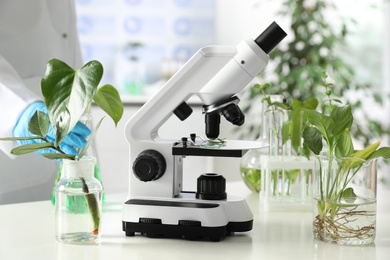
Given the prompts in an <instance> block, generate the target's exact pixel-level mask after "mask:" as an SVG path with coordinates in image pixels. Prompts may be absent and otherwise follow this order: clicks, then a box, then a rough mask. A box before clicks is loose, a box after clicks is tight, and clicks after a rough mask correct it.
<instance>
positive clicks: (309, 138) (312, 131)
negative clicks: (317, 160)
mask: <svg viewBox="0 0 390 260" xmlns="http://www.w3.org/2000/svg"><path fill="white" fill-rule="evenodd" d="M302 136H303V139H304V141H305V144H306V145H307V146H308V147H309V148H310V150H311V151H312V152H313V153H314V154H317V155H318V154H320V152H321V151H322V147H323V145H322V136H321V133H320V132H319V130H318V129H317V128H315V127H306V128H305V130H304V131H303V134H302Z"/></svg>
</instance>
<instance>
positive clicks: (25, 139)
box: [0, 136, 43, 141]
mask: <svg viewBox="0 0 390 260" xmlns="http://www.w3.org/2000/svg"><path fill="white" fill-rule="evenodd" d="M42 138H43V137H42V136H26V137H4V138H0V140H1V141H28V140H37V139H42Z"/></svg>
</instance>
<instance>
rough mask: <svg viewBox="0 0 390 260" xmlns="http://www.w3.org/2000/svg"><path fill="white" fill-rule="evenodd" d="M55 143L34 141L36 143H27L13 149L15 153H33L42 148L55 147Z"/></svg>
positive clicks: (12, 152)
mask: <svg viewBox="0 0 390 260" xmlns="http://www.w3.org/2000/svg"><path fill="white" fill-rule="evenodd" d="M53 147H54V143H34V144H25V145H21V146H18V147H15V148H14V149H12V150H11V154H13V155H24V154H28V153H33V152H36V151H39V150H42V149H47V148H53Z"/></svg>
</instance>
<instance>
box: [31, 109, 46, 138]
mask: <svg viewBox="0 0 390 260" xmlns="http://www.w3.org/2000/svg"><path fill="white" fill-rule="evenodd" d="M49 127H50V120H49V116H48V115H47V114H46V113H44V112H42V111H39V110H37V111H35V113H34V115H33V116H32V117H31V119H30V121H29V122H28V130H29V131H30V133H32V134H34V135H37V136H42V137H46V135H47V132H48V131H49Z"/></svg>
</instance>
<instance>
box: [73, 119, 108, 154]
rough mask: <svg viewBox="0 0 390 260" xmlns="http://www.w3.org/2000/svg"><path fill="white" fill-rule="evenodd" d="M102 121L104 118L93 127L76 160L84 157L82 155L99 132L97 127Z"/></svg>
mask: <svg viewBox="0 0 390 260" xmlns="http://www.w3.org/2000/svg"><path fill="white" fill-rule="evenodd" d="M103 119H104V117H103V118H102V119H100V121H99V122H98V123H97V125H96V126H95V129H94V130H93V132H92V133H91V135H90V136H89V138H88V141H87V143H86V144H85V145H84V147H83V149H81V151H80V152H79V155H78V159H80V158H82V157H83V156H84V154H85V153H86V152H87V150H88V148H89V146H90V145H91V144H92V141H93V139H94V138H95V136H96V133H97V131H98V130H99V127H100V125H101V123H102V121H103Z"/></svg>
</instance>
